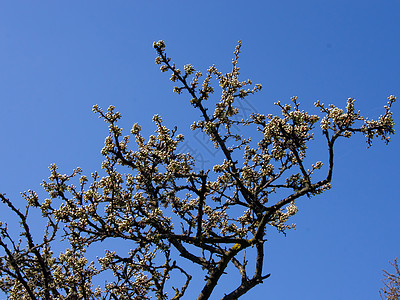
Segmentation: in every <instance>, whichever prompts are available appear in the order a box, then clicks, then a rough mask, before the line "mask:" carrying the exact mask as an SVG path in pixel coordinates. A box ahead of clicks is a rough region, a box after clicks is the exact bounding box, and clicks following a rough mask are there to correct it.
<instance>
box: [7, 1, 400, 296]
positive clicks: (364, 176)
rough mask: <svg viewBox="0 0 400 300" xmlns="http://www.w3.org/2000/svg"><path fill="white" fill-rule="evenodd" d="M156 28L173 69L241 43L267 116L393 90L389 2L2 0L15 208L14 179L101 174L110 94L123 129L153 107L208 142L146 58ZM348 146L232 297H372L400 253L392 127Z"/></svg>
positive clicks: (227, 53) (395, 30)
mask: <svg viewBox="0 0 400 300" xmlns="http://www.w3.org/2000/svg"><path fill="white" fill-rule="evenodd" d="M159 39H163V40H164V41H165V42H166V44H167V52H168V54H169V56H170V57H172V58H173V60H174V61H175V62H177V64H178V65H180V66H182V65H183V64H186V63H192V64H194V65H195V66H196V67H197V68H198V69H202V70H205V69H206V68H207V67H208V66H209V65H211V64H214V63H215V64H216V65H217V66H218V67H219V68H220V70H221V71H224V72H227V71H229V66H230V62H231V58H232V52H233V50H234V47H235V45H236V43H237V41H238V40H239V39H241V40H242V42H243V47H242V56H241V58H240V66H241V71H242V76H243V77H242V78H243V79H247V78H248V77H250V78H251V79H252V80H253V82H255V83H261V84H263V90H262V92H261V93H259V94H258V95H257V96H255V97H252V98H250V100H251V105H252V106H254V107H255V108H256V110H257V111H259V112H261V113H269V112H271V111H272V112H276V110H275V109H274V108H273V106H272V103H273V102H274V101H276V100H281V101H282V102H285V101H289V99H290V97H291V96H294V95H297V96H298V97H299V100H300V102H301V103H302V105H303V107H304V108H305V109H313V105H312V104H313V102H314V101H316V100H321V101H322V102H326V103H334V104H336V105H342V106H344V105H345V101H346V99H347V98H348V97H353V98H356V99H357V107H358V108H359V109H361V111H362V112H364V113H365V114H367V115H369V116H371V117H377V116H378V115H379V114H380V112H382V111H383V110H381V109H380V108H381V107H383V105H384V104H385V103H386V98H387V97H388V96H389V95H390V94H395V95H397V96H400V55H399V46H400V2H399V1H398V0H381V1H377V0H376V1H371V0H367V1H365V0H364V1H351V0H347V1H342V0H335V1H324V0H313V1H297V0H296V1H293V0H291V1H232V0H230V1H222V0H218V1H133V0H132V1H112V2H111V1H99V0H97V1H35V2H34V1H2V2H1V3H0V101H1V102H0V103H1V118H0V133H1V134H0V138H1V147H0V168H1V169H0V170H1V172H0V192H2V193H7V195H8V196H9V197H10V198H12V199H15V200H13V201H15V202H17V201H21V204H22V200H21V198H20V197H19V192H21V191H24V190H27V189H34V190H36V191H38V192H40V195H44V193H43V192H42V189H41V187H40V183H41V181H42V180H43V179H44V178H47V177H48V175H49V173H48V169H47V167H48V166H49V165H50V164H51V163H56V164H57V165H58V166H59V167H60V170H61V171H63V172H66V173H68V172H70V170H72V169H73V168H75V167H76V166H80V167H81V168H82V169H83V170H84V172H85V173H86V174H90V172H92V171H94V170H99V169H100V162H101V155H100V153H99V151H100V149H101V147H102V144H103V140H104V137H105V136H106V135H107V126H106V124H105V123H104V122H102V121H101V120H99V119H97V117H96V116H95V115H94V114H93V113H92V112H91V107H92V105H93V104H99V105H100V106H102V107H104V108H106V107H107V106H108V105H110V104H113V105H115V106H116V107H117V109H118V110H119V111H120V112H122V114H123V118H124V119H123V122H122V124H123V127H124V128H126V133H128V129H130V127H131V125H132V124H133V123H135V122H139V123H140V124H141V125H142V128H144V129H145V131H146V132H147V133H150V132H152V130H154V128H153V127H152V124H151V117H152V116H153V115H154V114H155V113H158V114H160V115H161V116H163V118H164V120H165V122H166V124H167V125H168V126H169V127H173V125H175V124H177V125H178V129H179V130H180V131H181V132H183V133H185V134H186V137H187V139H188V141H190V143H191V144H190V145H192V146H193V147H194V148H197V149H202V148H201V147H202V146H201V145H199V144H197V143H198V142H197V141H196V139H195V137H194V136H193V135H192V134H191V133H190V131H188V130H187V127H188V126H189V124H190V123H191V122H192V121H193V120H194V119H195V118H197V117H198V113H197V112H196V111H194V110H193V109H192V108H191V106H190V105H189V104H188V100H189V99H188V97H184V96H177V95H176V94H173V93H172V87H173V85H172V84H171V83H170V82H169V80H168V78H169V76H167V75H166V74H161V73H160V71H159V68H158V66H157V65H155V63H154V58H155V53H154V50H153V49H152V43H153V41H158V40H159ZM399 105H400V103H396V105H395V106H394V109H393V111H394V113H395V116H394V118H395V122H397V123H399V122H400V121H399V120H400V118H399V115H400V110H399ZM397 128H398V126H396V129H397ZM397 131H399V130H397ZM345 142H347V141H342V142H341V143H339V145H338V147H337V148H336V153H337V155H336V165H335V174H334V179H333V189H332V190H331V191H329V192H326V193H325V194H323V195H321V196H319V197H314V198H311V199H307V198H304V199H302V201H298V204H299V209H300V211H299V213H298V215H297V216H296V218H295V220H294V221H295V222H296V223H297V229H296V230H295V231H291V232H289V233H288V235H287V236H286V237H284V236H283V235H278V234H275V233H271V234H269V242H268V243H267V244H266V262H265V272H267V273H271V274H272V275H271V277H270V278H269V279H267V280H266V281H265V283H264V284H263V285H260V286H258V287H256V288H255V289H254V290H252V291H251V292H250V293H248V294H247V295H246V296H243V297H242V299H244V300H250V299H279V300H292V299H328V300H338V299H364V300H368V299H378V297H379V295H378V290H379V288H380V287H381V282H380V280H381V279H382V272H381V270H382V269H383V268H388V267H389V264H388V260H393V259H394V258H395V257H396V256H399V257H400V234H399V232H400V222H399V218H398V216H399V210H400V202H399V200H400V199H399V198H400V197H399V192H400V190H399V175H398V174H399V173H398V172H399V169H400V168H399V167H400V163H399V155H398V153H399V150H400V142H399V136H394V137H393V140H392V142H391V144H390V145H389V147H386V146H384V144H383V143H376V144H375V145H374V146H373V147H372V148H370V149H368V150H367V149H366V143H365V142H364V141H363V140H362V139H358V138H356V139H354V140H353V141H351V142H350V143H345ZM316 149H318V150H317V151H315V152H318V151H319V150H321V151H322V149H323V147H320V146H318V145H316ZM204 151H205V150H204ZM203 153H204V157H205V158H206V159H207V160H212V159H213V156H212V155H211V154H208V153H207V152H203ZM6 215H7V213H5V212H4V211H2V212H1V213H0V216H1V218H5V217H6ZM224 284H227V285H229V281H225V283H224ZM228 290H229V288H228ZM185 299H193V298H192V297H190V296H188V297H186V298H185Z"/></svg>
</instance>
